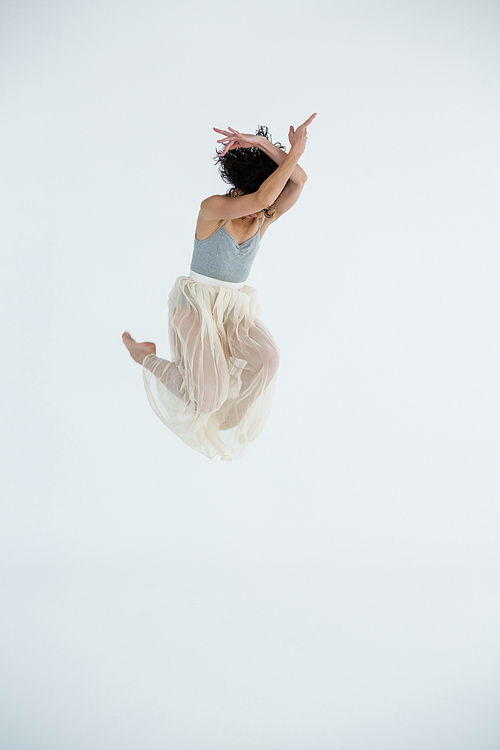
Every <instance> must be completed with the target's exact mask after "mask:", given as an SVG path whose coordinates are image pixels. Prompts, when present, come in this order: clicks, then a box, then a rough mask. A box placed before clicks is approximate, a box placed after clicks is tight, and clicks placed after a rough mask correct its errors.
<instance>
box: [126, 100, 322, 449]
mask: <svg viewBox="0 0 500 750" xmlns="http://www.w3.org/2000/svg"><path fill="white" fill-rule="evenodd" d="M315 117H316V114H313V115H311V117H309V119H308V120H306V122H304V123H303V124H302V125H300V126H299V127H298V128H296V129H295V128H293V127H292V126H290V130H289V133H288V139H289V141H290V150H289V152H288V154H287V153H286V152H285V151H284V147H283V146H281V144H276V145H275V144H273V143H272V142H271V139H270V136H269V133H268V130H267V128H265V127H259V128H258V130H257V134H256V135H253V134H252V135H249V134H243V133H240V132H238V131H237V130H234V128H229V129H228V130H219V129H218V128H214V130H215V132H216V133H220V134H221V135H222V136H223V138H221V139H220V140H218V141H217V143H221V144H223V147H222V148H221V149H219V150H217V156H216V157H215V158H216V163H217V164H218V167H219V171H220V173H221V177H222V179H223V180H224V181H225V182H227V183H229V184H230V185H231V188H230V189H229V190H228V192H227V193H226V194H225V195H212V196H211V197H210V198H206V199H205V200H204V201H203V202H202V203H201V206H200V212H199V215H198V221H197V224H196V232H195V240H194V252H193V256H192V260H191V268H190V275H189V276H179V278H178V279H177V280H176V282H175V284H174V287H173V289H172V291H171V292H170V295H169V298H168V332H169V340H170V348H171V360H166V359H160V358H159V357H157V356H156V346H155V344H153V343H152V342H143V343H138V342H136V341H135V340H134V339H133V338H132V337H131V335H130V333H128V331H126V332H125V333H124V334H123V336H122V339H123V343H124V344H125V346H126V347H127V349H128V350H129V352H130V354H131V356H132V358H133V359H134V360H135V361H136V362H138V363H139V364H141V365H142V368H143V377H144V385H145V388H146V393H147V396H148V399H149V402H150V404H151V406H152V408H153V410H154V412H155V413H156V414H157V416H158V417H159V418H160V419H161V420H162V422H164V423H165V424H166V425H167V427H169V428H170V430H172V432H174V433H175V434H176V435H177V436H178V437H180V438H181V440H183V441H184V442H185V443H186V445H188V446H190V447H191V448H194V449H195V450H198V451H200V452H201V453H203V454H204V455H205V456H207V457H208V458H215V457H216V456H219V457H220V458H221V459H222V460H223V461H234V460H236V459H239V458H241V456H243V454H244V453H245V450H246V447H247V445H248V443H249V442H251V441H252V440H255V438H257V437H258V435H260V433H261V432H262V430H263V428H264V426H265V424H266V422H267V419H268V416H269V412H270V410H271V404H272V398H273V393H274V389H275V385H276V377H277V372H278V365H279V349H278V346H277V345H276V342H275V341H274V339H273V337H272V335H271V333H270V332H269V330H268V329H267V328H266V326H265V325H264V324H263V323H262V321H261V320H260V313H261V307H260V303H259V299H258V296H257V292H256V290H255V289H253V287H251V286H246V284H245V281H246V280H247V278H248V275H249V273H250V268H251V266H252V263H253V260H254V258H255V255H256V253H257V250H258V249H259V243H260V239H261V238H262V237H263V235H264V234H265V232H267V230H268V228H269V226H270V225H271V224H273V223H274V222H275V221H276V220H277V219H279V218H280V216H282V215H283V214H284V213H285V212H286V211H288V210H289V209H290V208H291V207H292V206H293V205H294V204H295V202H296V201H297V199H298V197H299V195H300V194H301V192H302V189H303V187H304V184H305V182H306V180H307V175H306V174H305V172H304V171H303V169H302V168H301V167H300V166H299V165H298V160H299V158H300V157H301V156H302V154H303V153H304V149H305V147H306V141H307V127H308V126H309V125H310V123H311V122H312V121H313V119H314V118H315Z"/></svg>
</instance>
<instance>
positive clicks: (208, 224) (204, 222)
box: [195, 210, 224, 240]
mask: <svg viewBox="0 0 500 750" xmlns="http://www.w3.org/2000/svg"><path fill="white" fill-rule="evenodd" d="M223 224H224V219H207V218H206V217H205V216H204V215H203V212H202V211H201V210H200V213H199V214H198V219H197V221H196V234H195V236H196V239H197V240H207V239H208V238H209V237H211V236H212V235H213V234H215V232H217V230H218V229H220V228H221V226H222V225H223Z"/></svg>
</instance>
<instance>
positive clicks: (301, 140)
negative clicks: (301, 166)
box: [288, 112, 317, 153]
mask: <svg viewBox="0 0 500 750" xmlns="http://www.w3.org/2000/svg"><path fill="white" fill-rule="evenodd" d="M316 114H317V113H316V112H315V113H314V114H313V115H311V116H310V117H309V119H308V120H306V121H305V122H303V123H302V125H299V127H298V128H297V129H296V130H295V129H294V127H293V125H290V130H289V132H288V140H289V141H290V146H291V147H292V148H293V147H294V146H295V148H296V149H300V152H301V153H304V150H305V147H306V142H307V127H308V125H310V124H311V122H312V121H313V120H314V118H315V117H316Z"/></svg>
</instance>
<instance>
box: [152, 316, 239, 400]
mask: <svg viewBox="0 0 500 750" xmlns="http://www.w3.org/2000/svg"><path fill="white" fill-rule="evenodd" d="M169 327H170V341H171V345H172V354H173V357H174V360H175V362H177V364H175V363H174V362H170V361H169V360H166V359H160V358H159V357H156V356H147V357H146V358H145V360H144V367H145V368H146V369H148V370H150V371H151V372H152V373H153V374H154V375H155V376H156V377H157V378H158V379H159V380H160V381H161V382H162V383H163V385H164V386H165V387H166V388H168V390H169V391H171V392H172V393H173V394H174V395H175V396H177V397H178V398H180V399H183V400H184V401H194V403H195V405H196V410H197V411H198V412H200V413H203V414H206V413H211V412H213V411H216V410H217V409H219V408H220V406H221V405H222V403H223V402H224V400H225V398H226V397H227V389H228V373H227V365H226V362H225V359H224V355H223V352H222V347H221V345H220V342H219V341H218V340H217V341H216V342H211V341H210V338H209V336H208V333H205V334H202V325H201V321H200V318H199V316H198V315H197V314H196V312H195V311H194V310H192V309H191V308H189V307H187V306H184V305H179V306H178V307H177V308H175V310H174V312H173V315H172V318H171V321H170V323H169Z"/></svg>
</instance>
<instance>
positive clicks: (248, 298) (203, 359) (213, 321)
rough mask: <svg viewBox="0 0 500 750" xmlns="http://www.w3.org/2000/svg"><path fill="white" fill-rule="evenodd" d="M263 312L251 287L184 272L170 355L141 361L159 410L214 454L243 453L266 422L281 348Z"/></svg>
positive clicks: (174, 294) (173, 299)
mask: <svg viewBox="0 0 500 750" xmlns="http://www.w3.org/2000/svg"><path fill="white" fill-rule="evenodd" d="M260 312H261V308H260V304H259V299H258V296H257V292H256V290H255V289H253V288H252V287H249V286H244V287H242V289H228V288H226V287H223V286H211V285H208V284H203V283H201V282H199V281H194V280H193V279H191V278H190V277H188V276H180V277H179V278H178V279H177V281H176V282H175V285H174V287H173V289H172V291H171V292H170V295H169V299H168V332H169V340H170V349H171V360H165V359H160V358H159V357H156V356H155V355H153V354H150V355H148V356H147V357H146V359H145V360H144V362H143V376H144V385H145V388H146V393H147V396H148V399H149V402H150V404H151V406H152V408H153V410H154V412H155V413H156V414H157V416H158V417H159V418H160V419H161V420H162V422H164V423H165V424H166V425H167V427H168V428H169V429H170V430H172V432H174V433H175V434H176V435H177V436H178V437H179V438H180V439H181V440H183V441H184V443H186V444H187V445H189V446H190V447H191V448H194V449H195V450H198V451H200V452H201V453H203V454H204V455H205V456H207V457H208V458H214V457H215V456H220V458H221V459H222V460H225V461H233V460H236V459H238V458H241V456H243V454H244V453H245V450H246V447H247V445H248V443H249V442H251V441H252V440H255V439H256V438H257V437H258V436H259V435H260V433H261V432H262V430H263V428H264V426H265V424H266V422H267V419H268V416H269V412H270V410H271V405H272V398H273V394H274V389H275V386H276V378H277V372H278V366H279V349H278V347H277V345H276V342H275V341H274V339H273V337H272V335H271V333H270V332H269V330H268V329H267V328H266V326H265V325H264V324H263V323H262V322H261V321H260V320H259V315H260Z"/></svg>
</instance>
